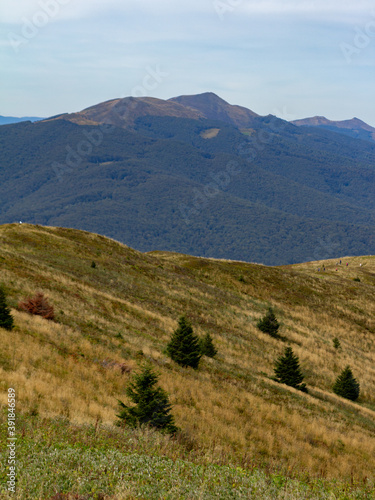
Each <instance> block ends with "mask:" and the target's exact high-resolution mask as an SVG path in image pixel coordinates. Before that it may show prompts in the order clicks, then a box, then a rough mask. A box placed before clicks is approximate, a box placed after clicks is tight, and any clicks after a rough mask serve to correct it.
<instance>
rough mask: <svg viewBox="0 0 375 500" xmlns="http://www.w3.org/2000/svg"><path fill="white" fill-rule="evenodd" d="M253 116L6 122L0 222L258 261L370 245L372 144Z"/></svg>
mask: <svg viewBox="0 0 375 500" xmlns="http://www.w3.org/2000/svg"><path fill="white" fill-rule="evenodd" d="M253 119H254V127H255V128H254V129H247V130H243V131H240V130H238V129H237V128H235V127H233V126H231V125H228V124H225V123H223V122H218V121H209V120H191V119H187V118H179V117H165V116H164V117H160V116H159V117H144V116H140V117H139V118H138V119H137V120H135V123H134V127H133V130H125V129H123V128H118V127H110V128H106V129H104V128H103V127H100V126H83V125H77V124H74V123H71V122H69V121H65V120H62V119H60V120H53V121H46V122H42V123H35V124H31V123H21V124H17V125H9V126H4V127H1V129H0V148H1V151H0V152H1V160H0V161H1V164H0V222H2V223H8V222H14V221H19V220H22V221H26V222H31V223H40V224H49V225H60V226H67V227H73V228H78V229H86V230H90V231H95V232H99V233H102V234H104V235H107V236H110V237H114V238H116V239H118V240H121V241H123V242H125V243H127V244H129V245H131V246H132V247H135V248H137V249H139V250H142V251H146V250H152V249H164V250H172V251H180V252H186V253H191V254H195V255H202V256H208V257H229V258H233V259H241V260H247V261H259V262H263V263H265V264H283V263H293V262H298V261H299V262H301V261H306V260H312V259H318V258H324V257H329V256H333V255H334V253H335V252H339V253H341V254H352V255H358V254H371V253H373V249H374V246H375V245H374V225H375V224H374V221H375V215H374V213H375V205H374V203H375V202H374V200H375V192H374V186H375V170H374V162H375V146H373V145H372V144H370V143H367V142H365V141H358V140H355V139H350V138H346V137H344V136H340V135H338V134H333V133H330V132H326V131H322V130H316V131H313V132H311V131H308V132H306V131H305V130H304V128H303V127H296V126H294V125H290V124H288V123H287V122H283V121H282V120H276V119H274V118H272V117H263V118H262V117H257V116H255V117H254V118H253ZM211 131H214V132H213V133H211Z"/></svg>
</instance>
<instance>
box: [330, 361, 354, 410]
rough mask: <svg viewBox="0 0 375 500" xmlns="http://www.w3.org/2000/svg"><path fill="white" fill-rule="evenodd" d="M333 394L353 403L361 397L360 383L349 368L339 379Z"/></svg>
mask: <svg viewBox="0 0 375 500" xmlns="http://www.w3.org/2000/svg"><path fill="white" fill-rule="evenodd" d="M333 392H334V393H335V394H337V395H338V396H341V397H343V398H346V399H350V400H351V401H355V400H356V399H358V397H359V382H357V380H356V379H355V378H354V377H353V373H352V371H351V369H350V367H349V366H347V367H346V368H345V369H344V370H343V371H342V372H341V374H340V375H339V376H338V377H337V379H336V382H335V385H334V386H333Z"/></svg>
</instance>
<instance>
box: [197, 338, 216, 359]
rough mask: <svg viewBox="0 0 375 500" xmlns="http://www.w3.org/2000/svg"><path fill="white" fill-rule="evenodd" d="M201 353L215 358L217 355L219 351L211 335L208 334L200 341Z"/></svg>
mask: <svg viewBox="0 0 375 500" xmlns="http://www.w3.org/2000/svg"><path fill="white" fill-rule="evenodd" d="M199 344H200V348H201V353H202V355H203V356H208V357H209V358H214V357H215V356H216V354H217V349H216V348H215V346H214V343H213V339H212V337H211V335H210V334H209V333H208V332H207V333H206V335H205V336H204V337H203V338H201V339H200V341H199Z"/></svg>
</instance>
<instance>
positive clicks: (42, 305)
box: [18, 292, 55, 320]
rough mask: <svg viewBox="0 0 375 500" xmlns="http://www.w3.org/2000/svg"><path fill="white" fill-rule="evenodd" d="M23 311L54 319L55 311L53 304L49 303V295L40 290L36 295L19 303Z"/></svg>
mask: <svg viewBox="0 0 375 500" xmlns="http://www.w3.org/2000/svg"><path fill="white" fill-rule="evenodd" d="M18 308H19V309H20V310H21V311H26V312H28V313H29V314H35V315H37V316H42V317H43V318H45V319H51V320H52V319H54V318H55V312H54V309H53V306H51V305H50V304H49V303H48V299H47V297H45V296H44V294H43V293H42V292H38V293H37V294H36V295H35V296H34V297H31V298H28V299H26V300H25V301H24V302H20V303H19V304H18Z"/></svg>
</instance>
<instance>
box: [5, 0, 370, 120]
mask: <svg viewBox="0 0 375 500" xmlns="http://www.w3.org/2000/svg"><path fill="white" fill-rule="evenodd" d="M43 9H44V10H43ZM46 11H48V13H46ZM0 23H1V24H0V115H12V116H21V115H22V116H24V115H29V116H30V115H33V116H51V115H54V114H58V113H63V112H66V111H68V112H72V111H78V110H81V109H83V108H85V107H88V106H90V105H93V104H96V103H98V102H102V101H105V100H108V99H112V98H116V97H125V96H128V95H138V94H139V95H140V94H142V93H144V94H147V95H152V96H154V97H160V98H163V99H165V98H169V97H174V96H177V95H181V94H195V93H200V92H206V91H212V92H215V93H217V94H218V95H220V96H221V97H223V98H224V99H226V100H227V101H229V102H230V103H232V104H240V105H243V106H246V107H248V108H250V109H252V110H254V111H255V112H257V113H259V114H262V115H264V114H269V113H272V114H278V115H279V116H282V117H284V118H290V119H293V118H302V117H307V116H313V115H325V116H327V118H330V119H335V120H336V119H338V120H340V119H346V118H352V117H353V116H357V117H358V118H361V119H363V120H365V121H366V122H368V123H370V124H371V125H373V126H375V107H374V87H375V85H374V84H375V3H374V1H373V0H340V1H339V0H290V1H289V0H242V1H241V0H189V1H185V0H173V1H172V0H160V1H155V0H154V1H152V0H137V1H133V2H130V1H127V0H17V2H2V3H1V4H0ZM359 34H360V36H359ZM343 44H344V45H343ZM343 48H344V50H345V52H346V54H344V52H343ZM155 73H156V78H155Z"/></svg>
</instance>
